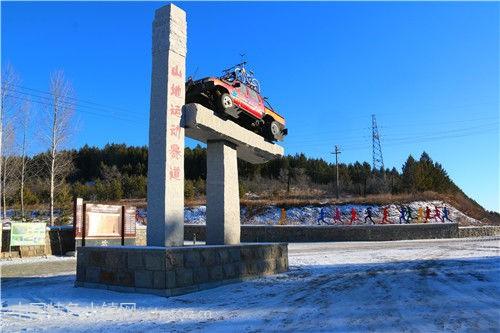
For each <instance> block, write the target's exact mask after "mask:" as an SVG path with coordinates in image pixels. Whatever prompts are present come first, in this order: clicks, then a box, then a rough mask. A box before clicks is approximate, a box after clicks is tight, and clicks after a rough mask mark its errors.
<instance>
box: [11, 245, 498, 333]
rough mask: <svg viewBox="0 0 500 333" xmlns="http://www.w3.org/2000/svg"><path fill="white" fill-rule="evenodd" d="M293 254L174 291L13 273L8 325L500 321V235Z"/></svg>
mask: <svg viewBox="0 0 500 333" xmlns="http://www.w3.org/2000/svg"><path fill="white" fill-rule="evenodd" d="M289 256H290V265H291V267H290V268H291V269H290V271H289V272H288V273H286V274H281V275H277V276H273V277H267V278H261V279H256V280H252V281H248V282H244V283H239V284H232V285H227V286H223V287H219V288H216V289H211V290H206V291H203V292H198V293H194V294H190V295H183V296H179V297H175V298H162V297H157V296H152V295H139V294H124V293H123V294H122V293H117V292H111V291H105V290H92V289H84V288H74V287H73V282H74V275H56V276H52V277H45V278H18V279H12V280H7V281H6V282H4V283H3V284H2V325H3V331H4V332H16V331H21V330H26V329H27V330H33V331H42V330H47V331H50V332H58V331H61V332H62V331H64V332H72V331H92V332H115V331H120V332H138V331H148V332H164V331H175V332H185V331H187V332H202V331H203V332H204V331H210V332H220V331H224V332H266V331H279V332H283V331H304V332H318V331H325V332H326V331H328V332H330V331H338V332H345V331H356V332H366V331H390V332H433V331H438V332H440V331H447V332H449V331H467V332H470V331H476V332H498V331H500V322H499V318H500V241H499V240H498V239H482V240H478V239H475V240H471V239H461V240H425V241H401V242H370V243H328V244H325V243H314V244H290V251H289ZM30 303H31V304H30ZM35 303H38V304H35ZM124 303H135V304H136V308H135V310H131V309H128V308H127V307H130V305H128V306H127V305H125V304H124ZM103 305H104V306H103Z"/></svg>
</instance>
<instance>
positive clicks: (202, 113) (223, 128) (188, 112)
mask: <svg viewBox="0 0 500 333" xmlns="http://www.w3.org/2000/svg"><path fill="white" fill-rule="evenodd" d="M183 126H184V128H185V135H186V136H187V137H190V138H192V139H195V140H198V141H201V142H205V143H206V142H207V141H212V140H213V141H217V140H225V141H229V142H231V143H233V144H234V145H235V146H236V151H237V155H238V158H240V159H242V160H244V161H247V162H250V163H253V164H259V163H265V162H267V161H269V160H272V159H275V158H278V157H281V156H283V154H284V149H283V147H281V146H279V145H277V144H273V143H270V142H267V141H266V140H264V138H263V137H261V136H260V135H258V134H256V133H254V132H252V131H249V130H247V129H245V128H243V127H241V126H240V125H238V124H236V123H235V122H233V121H231V120H223V119H221V118H220V117H218V116H216V115H214V112H213V111H212V110H210V109H207V108H206V107H204V106H202V105H200V104H194V103H192V104H186V105H184V107H183Z"/></svg>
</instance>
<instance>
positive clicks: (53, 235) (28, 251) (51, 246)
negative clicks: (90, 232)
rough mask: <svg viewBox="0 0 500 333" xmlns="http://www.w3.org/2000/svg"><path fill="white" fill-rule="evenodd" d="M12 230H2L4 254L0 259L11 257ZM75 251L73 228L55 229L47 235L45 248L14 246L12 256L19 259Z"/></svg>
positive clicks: (42, 246) (48, 231)
mask: <svg viewBox="0 0 500 333" xmlns="http://www.w3.org/2000/svg"><path fill="white" fill-rule="evenodd" d="M9 245H10V229H3V230H2V252H1V253H0V258H7V257H9ZM69 251H75V235H74V233H73V228H72V227H53V228H50V230H47V231H46V233H45V246H44V245H39V246H13V247H12V249H11V252H10V255H11V256H12V257H14V258H17V257H23V258H24V257H36V256H43V255H64V254H65V253H66V252H69Z"/></svg>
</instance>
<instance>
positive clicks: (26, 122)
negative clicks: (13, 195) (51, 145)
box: [19, 102, 31, 220]
mask: <svg viewBox="0 0 500 333" xmlns="http://www.w3.org/2000/svg"><path fill="white" fill-rule="evenodd" d="M30 110H31V104H30V103H29V102H26V103H24V104H23V106H22V108H21V110H20V111H21V112H20V114H19V116H20V121H19V125H20V130H21V143H20V145H21V147H20V148H21V161H20V163H21V170H20V176H19V178H20V189H19V194H20V199H21V217H22V218H23V220H24V217H25V211H24V183H25V180H26V161H27V159H26V155H27V151H28V143H29V142H28V130H29V127H30V119H31V115H30Z"/></svg>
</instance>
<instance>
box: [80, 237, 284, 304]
mask: <svg viewBox="0 0 500 333" xmlns="http://www.w3.org/2000/svg"><path fill="white" fill-rule="evenodd" d="M287 270H288V245H287V244H284V243H281V244H276V243H275V244H268V243H261V244H241V245H211V246H183V247H168V248H165V247H145V246H129V247H127V246H125V247H123V246H116V247H90V246H85V247H79V248H78V254H77V273H76V282H75V285H76V286H77V287H88V288H104V289H109V290H115V291H123V292H141V293H148V294H158V295H162V296H174V295H180V294H184V293H189V292H193V291H198V290H203V289H207V288H213V287H217V286H219V285H221V284H225V283H229V282H238V281H241V280H243V279H246V278H251V277H254V276H260V275H269V274H277V273H281V272H285V271H287Z"/></svg>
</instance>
